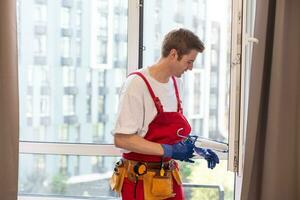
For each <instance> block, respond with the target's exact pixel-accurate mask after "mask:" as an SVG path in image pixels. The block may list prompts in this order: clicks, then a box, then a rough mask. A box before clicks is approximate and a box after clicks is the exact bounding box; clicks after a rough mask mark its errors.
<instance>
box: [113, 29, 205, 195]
mask: <svg viewBox="0 0 300 200" xmlns="http://www.w3.org/2000/svg"><path fill="white" fill-rule="evenodd" d="M203 50H204V45H203V43H202V42H201V40H200V39H199V38H198V37H197V36H196V35H195V34H194V33H192V32H191V31H189V30H187V29H176V30H173V31H171V32H169V33H168V34H167V35H166V36H165V38H164V41H163V44H162V49H161V58H160V59H159V60H158V62H157V63H155V64H153V65H152V66H149V67H147V68H143V69H141V70H138V71H136V72H134V73H132V74H130V75H129V76H128V78H127V80H126V81H125V83H124V85H123V88H122V90H121V94H120V104H119V110H118V114H117V118H116V125H115V129H114V131H113V134H114V142H115V146H116V147H119V148H122V149H124V150H125V152H124V153H123V156H122V157H123V158H122V159H121V160H120V161H119V162H118V163H117V164H116V167H115V173H114V175H113V177H112V179H111V187H112V189H113V190H115V191H117V192H119V193H122V199H125V200H127V199H184V195H183V191H182V187H181V180H180V177H179V174H178V166H177V163H176V162H175V161H174V160H181V161H186V162H193V161H192V160H190V158H192V157H193V152H194V151H193V149H194V145H193V143H192V142H190V141H187V140H185V141H183V138H182V137H180V136H179V135H178V134H180V135H182V136H188V135H189V133H190V131H191V127H190V125H189V123H188V121H187V120H186V118H185V117H184V116H183V113H182V105H181V100H180V95H179V94H180V91H179V88H181V81H180V80H179V79H177V78H180V77H181V76H182V74H183V73H184V72H186V71H187V70H192V69H193V63H194V61H195V59H196V57H197V55H198V53H199V52H202V51H203Z"/></svg>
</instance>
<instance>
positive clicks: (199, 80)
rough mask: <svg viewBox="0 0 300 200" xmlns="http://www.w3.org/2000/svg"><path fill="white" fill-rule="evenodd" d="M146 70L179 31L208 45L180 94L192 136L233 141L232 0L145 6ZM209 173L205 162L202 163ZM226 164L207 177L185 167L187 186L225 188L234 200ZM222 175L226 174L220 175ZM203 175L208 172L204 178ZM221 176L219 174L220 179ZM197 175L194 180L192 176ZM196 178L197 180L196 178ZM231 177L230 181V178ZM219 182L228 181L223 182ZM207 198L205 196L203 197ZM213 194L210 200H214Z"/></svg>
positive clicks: (194, 192)
mask: <svg viewBox="0 0 300 200" xmlns="http://www.w3.org/2000/svg"><path fill="white" fill-rule="evenodd" d="M144 4H145V9H144V27H143V28H144V34H143V42H144V44H143V45H144V46H145V50H144V51H143V66H144V67H146V66H150V65H152V64H153V63H155V62H156V61H157V59H158V58H159V56H160V48H161V44H162V40H163V36H164V35H165V34H166V33H167V32H169V31H170V30H172V29H174V28H187V29H190V30H191V31H193V32H194V33H195V34H197V35H198V37H199V38H200V39H201V40H202V41H203V42H204V45H205V50H204V52H203V53H200V54H199V55H198V57H197V60H196V62H194V69H193V70H192V71H189V72H187V73H186V74H185V75H184V76H183V77H182V79H183V82H184V90H183V91H182V92H181V97H182V100H183V109H184V113H185V115H186V117H187V118H188V121H189V122H190V124H191V126H192V131H193V132H192V134H195V135H198V136H201V137H205V138H209V139H213V140H217V141H221V142H228V117H229V106H228V103H227V102H226V101H227V99H228V95H229V87H228V86H229V85H230V84H229V81H230V79H229V72H230V71H229V69H230V67H229V64H230V60H229V57H230V56H228V55H229V54H230V38H231V33H230V30H231V24H230V14H231V1H229V0H184V1H174V0H164V1H144ZM199 163H201V165H203V168H205V164H206V161H204V160H199ZM226 163H227V160H224V161H222V164H220V165H219V166H217V168H216V169H214V170H212V171H211V172H208V174H209V175H207V177H206V178H204V176H206V172H207V170H205V169H203V170H202V169H201V175H203V177H202V178H198V177H199V175H198V174H199V169H198V165H197V164H196V165H186V166H185V167H184V169H182V171H183V173H186V172H188V174H189V175H187V176H188V177H189V178H188V179H186V181H188V182H191V183H193V184H206V183H208V182H210V183H212V184H216V185H218V184H220V185H221V186H223V187H224V188H226V189H225V196H226V198H225V199H233V190H234V186H233V182H234V175H233V174H232V173H231V172H227V166H226ZM221 171H222V173H220V172H221ZM202 172H203V173H202ZM219 173H220V174H219ZM193 174H194V176H193ZM196 177H197V178H196ZM227 178H228V179H227ZM220 179H224V180H225V179H227V180H229V182H227V181H223V182H222V181H221V182H220ZM200 193H204V196H198V195H200ZM190 195H191V197H190V198H191V199H218V198H219V197H218V194H217V192H216V190H215V191H211V190H209V191H206V189H204V188H202V189H199V188H195V189H193V190H192V192H191V193H190ZM210 195H211V196H210Z"/></svg>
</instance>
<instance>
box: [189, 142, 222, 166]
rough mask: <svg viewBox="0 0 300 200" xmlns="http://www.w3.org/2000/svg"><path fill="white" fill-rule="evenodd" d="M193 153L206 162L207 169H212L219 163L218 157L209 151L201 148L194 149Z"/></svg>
mask: <svg viewBox="0 0 300 200" xmlns="http://www.w3.org/2000/svg"><path fill="white" fill-rule="evenodd" d="M195 151H196V153H197V154H199V155H200V156H202V157H203V158H204V159H205V160H207V167H208V168H210V169H213V168H214V167H215V166H216V164H217V163H219V157H218V156H217V154H216V153H215V152H213V151H212V150H211V149H203V148H199V147H195Z"/></svg>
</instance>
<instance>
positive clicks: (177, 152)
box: [162, 140, 195, 163]
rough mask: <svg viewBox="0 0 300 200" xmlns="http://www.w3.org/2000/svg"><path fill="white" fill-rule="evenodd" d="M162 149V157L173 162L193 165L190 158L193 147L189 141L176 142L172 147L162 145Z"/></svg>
mask: <svg viewBox="0 0 300 200" xmlns="http://www.w3.org/2000/svg"><path fill="white" fill-rule="evenodd" d="M162 148H163V149H164V155H163V157H169V158H173V159H175V160H180V161H186V162H190V163H193V162H194V161H193V160H191V158H192V157H193V156H194V155H193V153H194V148H195V145H194V144H193V143H191V142H190V141H188V140H187V141H184V142H178V143H176V144H173V145H169V144H162Z"/></svg>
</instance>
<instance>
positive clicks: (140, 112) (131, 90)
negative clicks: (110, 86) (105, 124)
mask: <svg viewBox="0 0 300 200" xmlns="http://www.w3.org/2000/svg"><path fill="white" fill-rule="evenodd" d="M141 83H142V82H141V80H140V79H139V78H137V77H135V76H134V77H129V78H128V79H127V80H126V81H125V83H124V85H123V87H122V89H121V93H120V98H119V105H118V112H117V116H116V120H115V127H114V130H113V132H112V134H116V133H122V134H135V133H138V132H139V131H140V130H141V129H142V127H143V121H144V120H143V116H144V105H143V91H144V88H143V84H141Z"/></svg>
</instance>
